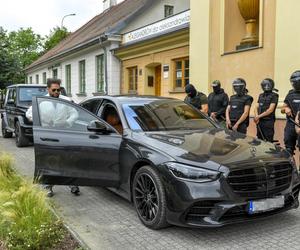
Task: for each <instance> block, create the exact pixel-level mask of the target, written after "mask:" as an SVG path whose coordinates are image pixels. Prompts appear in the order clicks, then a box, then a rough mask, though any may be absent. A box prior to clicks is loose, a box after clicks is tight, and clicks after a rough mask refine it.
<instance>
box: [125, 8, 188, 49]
mask: <svg viewBox="0 0 300 250" xmlns="http://www.w3.org/2000/svg"><path fill="white" fill-rule="evenodd" d="M189 22H190V11H189V10H187V11H185V12H182V13H180V14H178V15H174V16H171V17H169V18H166V19H164V20H162V21H159V22H156V23H153V24H151V25H148V26H146V27H143V28H140V29H137V30H134V31H132V32H128V33H126V34H124V35H123V44H125V43H129V42H134V41H137V40H140V39H143V38H146V37H148V36H153V35H157V34H159V33H162V32H165V31H167V30H170V29H174V28H176V27H178V26H181V25H183V24H186V23H189Z"/></svg>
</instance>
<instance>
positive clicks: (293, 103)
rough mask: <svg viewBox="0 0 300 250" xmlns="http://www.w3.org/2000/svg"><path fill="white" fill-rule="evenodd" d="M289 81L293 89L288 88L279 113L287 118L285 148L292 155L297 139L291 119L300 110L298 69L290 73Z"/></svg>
mask: <svg viewBox="0 0 300 250" xmlns="http://www.w3.org/2000/svg"><path fill="white" fill-rule="evenodd" d="M290 82H291V84H292V86H293V89H292V90H290V91H289V93H288V94H287V96H286V97H285V99H284V104H283V106H282V108H281V113H285V114H286V118H287V121H286V125H285V128H284V144H285V148H286V150H287V151H288V152H289V153H290V154H291V155H293V154H294V151H295V149H296V142H297V139H298V135H297V133H296V131H295V124H294V122H293V121H295V118H296V114H297V112H298V111H299V110H300V70H297V71H295V72H294V73H293V74H292V75H291V77H290Z"/></svg>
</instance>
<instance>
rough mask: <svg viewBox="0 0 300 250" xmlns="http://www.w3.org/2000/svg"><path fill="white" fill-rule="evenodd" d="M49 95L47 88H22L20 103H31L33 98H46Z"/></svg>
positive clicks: (20, 90)
mask: <svg viewBox="0 0 300 250" xmlns="http://www.w3.org/2000/svg"><path fill="white" fill-rule="evenodd" d="M46 94H47V89H46V88H45V87H40V88H38V87H35V88H28V87H26V88H20V89H19V101H20V102H31V101H32V97H33V96H44V95H46Z"/></svg>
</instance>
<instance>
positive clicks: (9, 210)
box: [0, 154, 64, 250]
mask: <svg viewBox="0 0 300 250" xmlns="http://www.w3.org/2000/svg"><path fill="white" fill-rule="evenodd" d="M12 164H13V162H12V160H11V157H10V156H8V155H5V154H2V155H0V239H1V240H4V241H5V242H6V245H7V247H8V248H9V249H13V250H19V249H20V250H21V249H22V250H23V249H28V250H31V249H32V250H33V249H35V250H37V249H49V248H51V247H53V246H54V245H56V244H57V243H59V242H60V241H61V240H62V239H63V236H64V230H63V226H62V223H61V222H60V221H58V220H57V219H55V218H54V216H53V214H52V212H51V211H50V210H49V207H48V206H47V202H46V199H47V198H46V194H45V192H43V191H41V189H40V188H39V187H38V186H36V185H33V184H31V183H28V182H26V181H24V180H22V179H21V178H20V177H19V176H18V175H16V173H15V171H14V169H13V168H12Z"/></svg>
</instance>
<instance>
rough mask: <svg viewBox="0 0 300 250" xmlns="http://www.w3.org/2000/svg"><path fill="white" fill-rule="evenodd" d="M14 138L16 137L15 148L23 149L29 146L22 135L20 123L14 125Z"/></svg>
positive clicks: (27, 140)
mask: <svg viewBox="0 0 300 250" xmlns="http://www.w3.org/2000/svg"><path fill="white" fill-rule="evenodd" d="M15 136H16V146H17V147H25V146H28V144H29V139H28V138H27V137H26V136H25V135H24V133H23V131H22V129H21V126H20V123H19V122H18V121H17V122H16V124H15Z"/></svg>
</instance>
